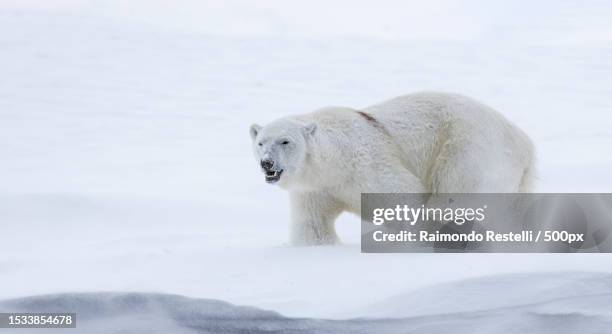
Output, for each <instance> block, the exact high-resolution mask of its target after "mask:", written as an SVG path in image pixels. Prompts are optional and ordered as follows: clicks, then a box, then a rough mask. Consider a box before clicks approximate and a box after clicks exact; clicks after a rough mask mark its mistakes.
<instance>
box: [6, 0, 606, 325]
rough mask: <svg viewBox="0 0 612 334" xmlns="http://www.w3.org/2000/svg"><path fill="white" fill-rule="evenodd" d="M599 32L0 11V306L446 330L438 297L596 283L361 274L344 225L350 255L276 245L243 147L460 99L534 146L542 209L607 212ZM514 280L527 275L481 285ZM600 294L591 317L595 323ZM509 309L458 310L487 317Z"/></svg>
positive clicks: (281, 210) (408, 258)
mask: <svg viewBox="0 0 612 334" xmlns="http://www.w3.org/2000/svg"><path fill="white" fill-rule="evenodd" d="M611 15H612V4H611V3H609V2H606V1H587V2H585V1H552V0H545V1H538V2H537V3H532V2H526V1H525V2H522V1H512V2H510V1H508V2H501V1H494V2H491V1H483V0H472V1H465V2H464V1H462V2H454V1H450V0H437V1H433V2H429V1H428V2H427V4H425V3H421V1H407V2H406V1H389V2H385V1H382V2H379V1H377V2H376V4H375V5H374V4H367V3H361V2H358V3H354V2H353V1H351V2H349V1H340V2H337V3H335V4H334V5H330V4H328V3H327V2H323V1H310V2H308V4H299V5H297V4H286V3H284V2H281V1H275V0H265V1H257V2H248V1H246V0H231V1H223V2H206V3H201V2H198V1H195V0H194V1H187V0H185V1H179V2H176V4H174V3H173V5H169V4H168V3H166V2H163V1H144V0H137V1H130V2H124V1H119V0H116V1H103V2H93V1H92V2H89V1H78V0H62V1H57V2H48V1H37V0H27V1H16V0H8V1H3V2H0V63H1V64H3V65H2V66H0V143H1V144H0V156H1V157H3V159H2V161H1V163H0V219H1V221H0V224H1V226H2V232H1V233H0V299H7V298H17V297H22V296H29V295H38V294H48V293H62V292H92V291H93V292H97V291H122V292H123V291H128V292H129V291H150V292H156V293H170V294H180V295H185V296H189V297H192V298H205V299H219V300H224V301H228V302H231V303H235V304H239V305H251V306H255V307H259V308H264V309H269V310H274V311H277V312H280V313H281V314H283V315H287V316H297V317H323V318H353V317H359V316H368V315H371V314H374V313H375V315H376V316H380V317H387V316H400V317H411V316H416V314H410V313H403V312H401V311H398V308H401V307H402V306H401V305H400V304H398V303H397V298H400V299H401V300H403V301H405V302H406V304H405V305H407V306H410V307H413V306H414V305H415V304H414V303H413V301H410V300H411V299H410V298H411V296H415V295H416V296H418V299H414V300H419V301H421V302H422V303H425V302H426V303H428V304H430V305H428V307H431V308H434V309H435V308H438V307H439V308H444V310H445V312H446V313H447V314H451V313H453V314H454V313H457V312H460V311H461V310H460V309H459V308H462V307H464V306H465V305H460V304H452V303H449V302H448V301H447V300H444V296H446V294H444V295H440V294H436V293H435V292H436V289H437V288H436V287H438V286H440V285H441V284H442V285H444V284H451V285H452V284H455V283H452V282H456V281H462V280H469V279H475V280H476V281H473V282H476V283H474V285H472V288H474V289H475V290H478V289H479V288H478V287H479V286H482V287H483V289H485V288H484V287H486V290H487V291H488V292H490V293H491V294H494V292H495V291H498V290H500V289H504V290H508V291H519V292H520V291H533V290H532V289H533V285H530V284H531V281H532V279H536V278H537V279H538V280H539V281H538V282H539V284H540V285H537V286H541V287H542V289H545V288H546V287H547V286H548V284H549V283H550V282H553V280H551V277H557V278H558V279H560V280H563V282H566V283H567V284H569V286H575V284H580V282H582V281H583V279H584V277H583V276H580V275H578V274H575V273H574V272H585V273H588V272H612V257H611V256H609V255H607V254H579V255H578V254H539V255H530V254H467V255H461V254H361V253H360V252H359V222H358V218H357V217H352V216H348V215H347V216H343V217H341V219H340V221H339V222H338V229H339V233H340V236H341V238H342V239H343V241H344V245H342V246H337V247H313V248H294V247H289V246H287V245H286V241H287V227H288V224H287V219H288V205H287V199H286V196H285V194H284V193H283V192H282V191H281V190H279V189H276V188H275V187H272V186H269V185H267V184H265V182H264V180H263V175H261V173H260V172H259V170H258V168H257V164H256V163H255V161H254V159H253V158H252V154H251V149H250V138H249V136H248V133H247V132H248V126H249V125H250V124H251V123H253V122H260V123H265V122H267V121H269V120H272V119H274V118H276V117H280V116H283V115H287V114H293V113H301V112H307V111H310V110H313V109H315V108H318V107H321V106H325V105H347V106H352V107H361V106H367V105H369V104H373V103H376V102H380V101H382V100H384V99H387V98H390V97H394V96H396V95H400V94H404V93H408V92H414V91H419V90H444V91H453V92H460V93H463V94H466V95H470V96H472V97H475V98H477V99H479V100H482V101H484V102H485V103H487V104H489V105H491V106H493V107H495V108H496V109H498V110H500V111H501V112H503V113H504V114H505V115H506V116H507V117H508V118H509V119H511V120H513V121H514V122H515V123H517V124H518V125H519V126H520V127H522V128H523V129H525V131H526V132H527V133H529V134H530V135H531V136H532V138H533V139H534V141H535V143H536V147H537V149H538V156H539V163H538V167H539V174H540V180H539V187H538V190H539V191H542V192H556V191H559V192H609V191H610V190H612V175H611V174H610V170H612V155H611V154H610V153H611V152H610V147H612V116H610V115H611V114H610V112H611V111H612V102H611V101H610V87H611V86H612V57H611V55H612V23H611V22H610V20H609V17H610V16H611ZM544 272H554V273H555V274H554V275H553V276H550V275H548V276H547V275H544V274H542V275H544V276H539V275H540V274H538V273H544ZM510 273H516V274H522V275H525V276H516V277H523V278H524V279H514V280H510V281H509V283H507V285H505V286H503V287H499V286H496V285H495V284H485V283H486V282H485V283H483V282H482V281H479V279H481V277H483V276H489V277H496V275H504V274H510ZM584 275H588V279H589V280H590V281H589V282H591V281H592V282H595V283H594V284H604V283H602V282H607V281H609V276H606V275H604V274H584ZM500 277H506V276H500ZM512 277H515V276H512ZM538 277H539V278H538ZM494 280H495V279H494ZM479 282H480V283H479ZM597 282H600V283H597ZM481 283H482V285H481ZM550 284H554V283H550ZM564 284H565V283H564ZM572 284H573V285H572ZM604 285H605V284H604ZM598 286H599V285H598ZM602 289H603V288H602ZM604 290H605V289H604ZM536 291H541V290H539V289H536ZM551 291H552V292H550V294H551V295H552V296H557V297H559V298H566V297H567V298H570V297H575V296H574V295H566V294H565V293H566V291H565V290H564V289H552V290H551ZM580 291H582V290H580ZM606 291H607V290H606ZM485 292H486V291H485ZM581 293H582V292H581ZM605 293H609V292H605V291H604V292H602V290H598V291H597V293H596V294H599V295H598V296H600V295H601V296H600V297H593V298H603V299H601V300H599V301H598V302H593V304H591V306H592V305H597V306H599V307H600V308H603V310H601V312H604V313H605V312H607V313H606V317H608V318H605V319H608V320H605V321H607V322H608V323H609V312H610V308H609V305H610V303H609V302H608V303H605V300H604V299H605V298H608V297H606V296H607V295H605ZM449 294H450V295H451V296H452V293H450V292H449ZM462 294H464V292H461V294H458V295H462ZM518 295H523V294H518ZM585 295H586V293H585V294H584V295H583V294H581V295H580V296H585ZM398 296H399V297H398ZM394 298H395V299H394ZM581 298H582V297H581ZM584 298H586V297H584ZM563 300H565V299H563ZM390 301H393V302H390ZM515 302H516V303H519V302H520V300H515ZM545 302H550V300H549V299H546V300H534V301H533V303H534V305H535V304H537V303H545ZM389 303H390V304H389ZM475 303H476V302H475ZM516 303H515V304H504V305H491V312H490V313H486V311H487V308H486V307H485V308H481V309H470V310H472V311H473V314H474V315H475V316H476V315H478V316H483V317H487V316H491V317H492V318H491V319H498V318H496V317H499V316H500V315H499V313H495V312H497V311H495V312H494V311H492V310H493V309H498V308H499V307H502V306H504V307H510V306H511V305H516ZM581 303H582V301H581V302H580V303H578V302H576V303H573V302H572V303H569V302H568V303H567V304H565V303H563V302H555V303H553V304H546V305H549V306H537V307H541V308H542V309H547V310H548V309H551V308H555V307H557V308H558V309H559V310H567V312H568V314H569V313H571V314H574V313H572V312H574V311H575V310H576V309H578V308H580V307H581V306H580V305H583V304H581ZM376 305H387V306H389V305H397V306H396V307H382V308H378V307H375V306H376ZM402 305H404V304H402ZM521 305H523V306H521V307H526V306H524V304H521ZM538 305H540V304H538ZM542 305H543V304H542ZM550 305H553V306H550ZM606 305H608V306H607V307H606ZM591 306H589V308H588V310H591V308H590V307H591ZM373 307H375V308H376V309H377V310H378V311H379V312H373ZM529 307H532V306H529ZM533 307H536V306H533ZM585 307H586V306H585ZM593 307H594V306H593ZM529 310H530V311H526V312H527V313H528V314H531V313H529V312H532V311H531V310H532V309H529ZM387 311H388V312H387ZM478 312H485V313H478ZM551 312H552V311H551ZM559 312H561V311H559ZM563 312H565V311H563ZM585 312H586V311H585ZM593 312H595V311H593ZM561 314H565V313H561ZM597 314H599V313H597ZM430 319H435V321H433V323H436V322H439V319H438V318H430ZM449 319H450V318H449ZM453 319H455V320H456V321H459V320H457V318H453ZM509 319H512V318H509ZM538 319H539V318H538ZM538 319H536V320H534V322H536V323H537V322H538V321H539V320H538ZM589 319H590V318H589ZM449 321H450V320H449ZM508 321H510V320H508ZM581 321H582V320H581ZM415 326H416V325H415ZM432 326H433V325H432ZM594 326H595V325H594ZM415 328H416V327H415ZM593 328H595V327H593Z"/></svg>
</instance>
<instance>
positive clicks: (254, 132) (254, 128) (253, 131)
mask: <svg viewBox="0 0 612 334" xmlns="http://www.w3.org/2000/svg"><path fill="white" fill-rule="evenodd" d="M259 130H261V125H257V124H253V125H251V128H250V129H249V133H250V134H251V140H255V137H257V134H258V133H259Z"/></svg>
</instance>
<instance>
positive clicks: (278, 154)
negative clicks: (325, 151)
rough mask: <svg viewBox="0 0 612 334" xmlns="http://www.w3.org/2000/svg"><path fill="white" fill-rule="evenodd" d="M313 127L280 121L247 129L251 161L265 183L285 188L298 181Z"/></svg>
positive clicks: (313, 131) (288, 120)
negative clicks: (256, 166)
mask: <svg viewBox="0 0 612 334" xmlns="http://www.w3.org/2000/svg"><path fill="white" fill-rule="evenodd" d="M316 128H317V126H316V124H314V123H307V124H305V123H302V122H299V121H297V120H293V119H281V120H278V121H275V122H272V123H270V124H268V125H266V126H264V127H261V126H259V125H257V124H253V125H251V129H250V133H251V139H252V140H253V151H254V152H255V159H257V162H258V163H259V166H260V167H261V170H262V171H263V173H264V175H265V180H266V182H268V183H271V184H272V183H277V184H278V185H280V186H282V187H289V186H290V185H291V183H292V182H294V181H296V180H297V179H299V176H300V175H301V174H302V172H303V170H304V168H305V167H306V166H305V160H306V156H307V143H308V141H309V139H310V138H311V137H312V136H313V135H314V133H315V131H316Z"/></svg>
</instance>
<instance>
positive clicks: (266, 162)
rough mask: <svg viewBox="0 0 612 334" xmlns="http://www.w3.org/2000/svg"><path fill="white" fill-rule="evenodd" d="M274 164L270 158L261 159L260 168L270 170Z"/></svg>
mask: <svg viewBox="0 0 612 334" xmlns="http://www.w3.org/2000/svg"><path fill="white" fill-rule="evenodd" d="M273 166H274V161H272V160H270V159H264V160H261V168H263V169H265V170H270V169H272V167H273Z"/></svg>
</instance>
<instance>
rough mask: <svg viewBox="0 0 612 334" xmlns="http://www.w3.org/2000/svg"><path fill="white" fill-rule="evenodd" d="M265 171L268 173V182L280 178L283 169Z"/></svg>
mask: <svg viewBox="0 0 612 334" xmlns="http://www.w3.org/2000/svg"><path fill="white" fill-rule="evenodd" d="M264 173H265V174H266V182H268V183H274V182H277V181H278V180H280V177H281V174H283V170H282V169H281V170H264Z"/></svg>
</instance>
